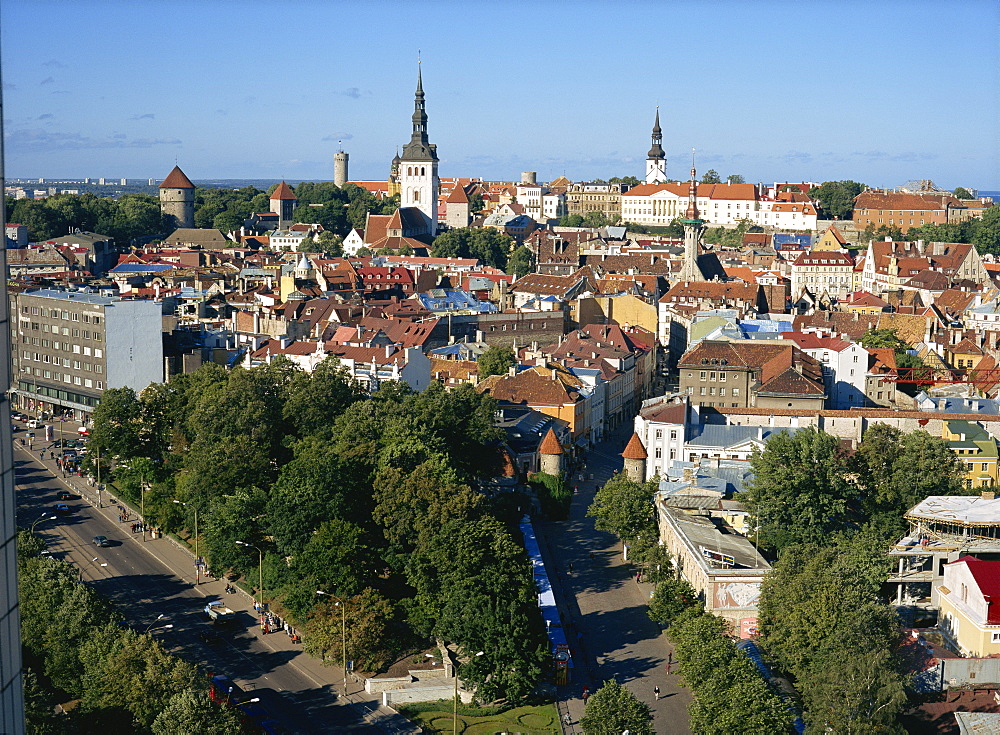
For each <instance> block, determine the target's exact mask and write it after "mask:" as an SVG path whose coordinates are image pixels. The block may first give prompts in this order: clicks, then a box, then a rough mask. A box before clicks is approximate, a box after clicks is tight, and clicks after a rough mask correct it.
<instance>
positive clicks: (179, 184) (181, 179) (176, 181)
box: [160, 166, 194, 189]
mask: <svg viewBox="0 0 1000 735" xmlns="http://www.w3.org/2000/svg"><path fill="white" fill-rule="evenodd" d="M160 188H161V189H193V188H194V184H192V183H191V179H189V178H188V177H187V176H185V175H184V172H183V171H181V167H180V166H174V170H173V171H171V172H170V173H169V174H167V178H165V179H164V180H163V183H162V184H160Z"/></svg>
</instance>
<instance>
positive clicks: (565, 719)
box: [563, 712, 573, 725]
mask: <svg viewBox="0 0 1000 735" xmlns="http://www.w3.org/2000/svg"><path fill="white" fill-rule="evenodd" d="M572 722H573V718H572V717H570V716H569V712H567V713H566V714H564V715H563V724H565V725H569V724H571V723H572Z"/></svg>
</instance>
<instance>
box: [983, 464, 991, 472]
mask: <svg viewBox="0 0 1000 735" xmlns="http://www.w3.org/2000/svg"><path fill="white" fill-rule="evenodd" d="M989 469H990V466H989V464H987V463H986V462H983V472H989Z"/></svg>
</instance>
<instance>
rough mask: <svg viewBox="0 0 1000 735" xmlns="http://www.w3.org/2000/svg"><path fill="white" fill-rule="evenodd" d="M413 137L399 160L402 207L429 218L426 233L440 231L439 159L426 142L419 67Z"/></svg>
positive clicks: (425, 122)
mask: <svg viewBox="0 0 1000 735" xmlns="http://www.w3.org/2000/svg"><path fill="white" fill-rule="evenodd" d="M412 119H413V134H412V135H411V136H410V142H409V143H407V144H406V145H405V146H404V147H403V155H402V156H400V159H399V189H400V206H401V207H414V208H416V209H419V210H420V211H421V212H423V214H424V216H425V217H426V218H427V232H428V234H430V235H431V236H434V234H435V233H436V232H437V209H438V191H439V190H440V182H439V181H438V157H437V146H436V145H432V144H431V143H428V142H427V112H426V111H425V110H424V84H423V75H422V73H421V70H420V67H419V66H418V67H417V92H416V95H414V100H413V118H412Z"/></svg>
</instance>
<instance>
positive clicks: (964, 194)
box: [952, 186, 975, 199]
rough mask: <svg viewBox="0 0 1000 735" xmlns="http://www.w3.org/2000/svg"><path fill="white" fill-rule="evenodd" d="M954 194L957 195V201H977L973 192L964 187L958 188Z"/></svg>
mask: <svg viewBox="0 0 1000 735" xmlns="http://www.w3.org/2000/svg"><path fill="white" fill-rule="evenodd" d="M952 194H954V195H955V198H956V199H975V197H974V196H972V192H971V191H969V190H968V189H966V188H965V187H964V186H959V187H957V188H956V189H955V191H953V192H952Z"/></svg>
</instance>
